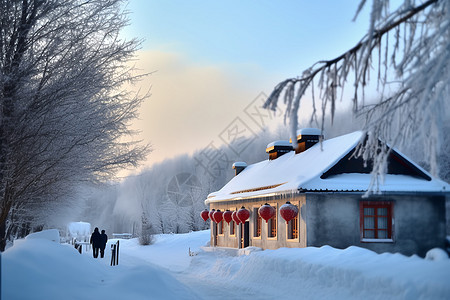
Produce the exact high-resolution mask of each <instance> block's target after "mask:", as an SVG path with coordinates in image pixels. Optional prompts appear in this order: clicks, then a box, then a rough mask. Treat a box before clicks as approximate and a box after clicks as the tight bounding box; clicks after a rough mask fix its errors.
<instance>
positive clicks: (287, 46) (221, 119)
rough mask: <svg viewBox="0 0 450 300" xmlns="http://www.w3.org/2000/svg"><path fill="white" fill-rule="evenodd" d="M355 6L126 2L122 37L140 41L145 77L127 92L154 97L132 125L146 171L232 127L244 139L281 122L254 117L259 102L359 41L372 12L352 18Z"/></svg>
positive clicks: (220, 139)
mask: <svg viewBox="0 0 450 300" xmlns="http://www.w3.org/2000/svg"><path fill="white" fill-rule="evenodd" d="M357 5H358V2H357V1H351V0H342V1H332V0H328V1H326V0H319V1H306V0H301V1H287V0H282V1H250V0H246V1H234V0H232V1H199V0H193V1H181V0H175V1H153V0H131V1H130V3H129V4H128V6H127V9H128V10H129V17H130V24H129V26H128V27H127V28H125V30H124V32H123V34H124V37H125V38H131V37H136V38H138V39H141V40H142V41H143V42H142V45H141V48H140V50H139V51H138V52H137V57H136V60H135V61H134V62H133V63H134V64H135V66H136V67H137V68H138V69H140V70H141V72H144V73H147V72H149V73H151V75H149V76H147V77H146V78H145V79H143V80H142V81H141V82H139V83H138V84H137V85H136V86H134V87H133V88H134V89H136V90H137V89H140V90H141V91H147V90H150V93H151V97H150V98H149V99H148V100H147V101H146V102H145V103H144V104H143V105H142V107H141V108H140V117H139V120H137V121H136V122H134V124H133V127H134V128H135V129H138V130H139V131H140V132H141V133H140V135H139V136H138V138H139V139H141V140H143V141H144V142H146V143H151V145H152V148H153V152H152V153H151V154H150V155H149V157H148V160H147V161H146V162H145V163H144V164H143V167H147V166H151V165H152V164H154V163H157V162H161V161H163V160H164V159H167V158H171V157H174V156H176V155H179V154H184V153H189V154H192V153H193V152H194V151H195V150H199V149H201V148H204V147H206V146H208V145H210V144H211V143H213V144H214V145H215V146H220V145H221V144H223V143H226V137H225V135H226V134H228V133H229V132H230V129H235V130H237V131H239V132H242V134H243V135H245V134H251V133H257V132H258V131H260V130H261V128H267V127H270V128H273V127H275V126H277V125H282V124H283V120H284V118H283V106H281V107H280V110H279V111H277V112H276V114H275V115H274V116H271V118H267V117H266V118H263V117H261V116H262V115H264V116H267V113H268V112H264V111H262V110H261V105H262V103H263V101H264V99H265V98H266V97H267V96H268V95H269V94H270V93H271V91H272V90H273V88H274V87H275V86H276V85H277V84H278V83H279V82H281V81H283V80H284V79H286V78H290V77H296V76H299V75H301V73H302V72H303V70H305V69H307V68H308V67H310V66H312V65H313V64H314V63H315V62H317V61H319V60H325V59H331V58H334V57H336V56H339V55H340V54H342V53H343V52H345V51H346V50H348V49H349V48H351V47H352V46H353V45H354V44H356V43H357V42H358V41H359V40H360V39H361V38H362V37H363V36H364V34H365V33H366V31H367V29H368V26H369V24H368V23H369V22H368V19H369V17H368V12H369V8H370V7H366V8H365V10H363V12H362V13H361V15H360V16H359V17H358V18H357V20H356V21H353V19H354V16H355V12H356V9H357ZM343 106H344V107H346V106H345V105H343ZM300 111H301V113H300V116H299V117H300V120H302V119H304V120H306V119H309V117H310V113H311V107H310V105H309V104H308V103H305V104H303V105H302V106H301V107H300ZM224 137H225V138H224ZM286 138H288V137H286ZM269 142H270V141H268V143H269Z"/></svg>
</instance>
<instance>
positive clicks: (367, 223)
mask: <svg viewBox="0 0 450 300" xmlns="http://www.w3.org/2000/svg"><path fill="white" fill-rule="evenodd" d="M374 219H375V218H374V217H364V229H375V221H374Z"/></svg>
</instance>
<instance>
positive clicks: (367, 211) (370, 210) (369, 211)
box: [364, 207, 375, 216]
mask: <svg viewBox="0 0 450 300" xmlns="http://www.w3.org/2000/svg"><path fill="white" fill-rule="evenodd" d="M374 214H375V210H374V208H373V207H370V208H369V207H365V208H364V215H365V216H373V215H374Z"/></svg>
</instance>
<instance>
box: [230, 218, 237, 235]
mask: <svg viewBox="0 0 450 300" xmlns="http://www.w3.org/2000/svg"><path fill="white" fill-rule="evenodd" d="M228 224H229V226H230V235H236V228H235V227H236V226H234V221H233V220H231V221H230V223H228Z"/></svg>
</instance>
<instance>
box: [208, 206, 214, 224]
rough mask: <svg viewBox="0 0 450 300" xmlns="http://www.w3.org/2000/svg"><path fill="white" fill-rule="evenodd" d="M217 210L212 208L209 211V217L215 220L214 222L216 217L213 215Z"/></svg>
mask: <svg viewBox="0 0 450 300" xmlns="http://www.w3.org/2000/svg"><path fill="white" fill-rule="evenodd" d="M215 211H216V210H215V209H214V208H213V209H211V210H210V211H209V213H208V216H209V218H210V219H211V221H213V222H215V221H214V217H213V214H214V212H215Z"/></svg>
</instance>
